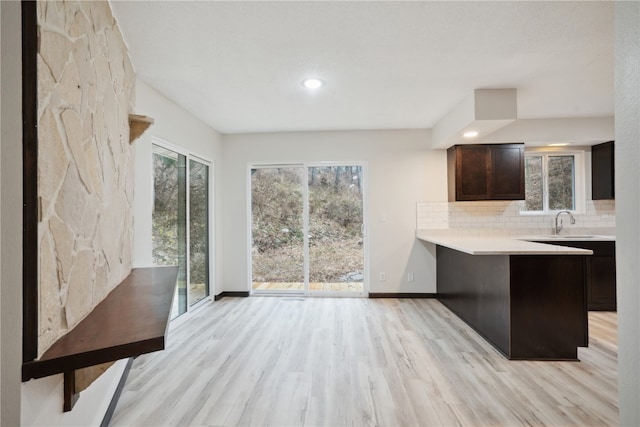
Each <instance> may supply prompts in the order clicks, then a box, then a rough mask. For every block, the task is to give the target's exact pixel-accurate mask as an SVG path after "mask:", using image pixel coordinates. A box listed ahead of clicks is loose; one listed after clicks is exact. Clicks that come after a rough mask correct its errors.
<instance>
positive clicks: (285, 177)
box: [251, 166, 305, 291]
mask: <svg viewBox="0 0 640 427" xmlns="http://www.w3.org/2000/svg"><path fill="white" fill-rule="evenodd" d="M303 176H304V169H303V168H302V167H293V166H292V167H283V168H261V169H252V170H251V215H252V219H251V241H252V245H251V263H252V264H251V265H252V279H251V280H252V286H253V289H257V290H270V291H303V290H304V285H305V272H304V220H303V218H304V216H303V205H304V201H303V193H304V188H303V183H304V181H303V179H302V178H303Z"/></svg>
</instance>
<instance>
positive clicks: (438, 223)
mask: <svg viewBox="0 0 640 427" xmlns="http://www.w3.org/2000/svg"><path fill="white" fill-rule="evenodd" d="M521 203H522V202H520V201H511V202H509V201H479V202H419V203H418V204H417V206H416V207H417V210H416V219H417V223H416V227H417V228H418V229H444V228H446V229H450V230H452V229H454V230H461V231H463V232H464V233H466V234H468V232H469V230H470V229H474V230H477V231H478V232H479V233H482V230H489V231H490V232H492V233H493V232H496V231H497V230H502V231H503V232H505V233H509V234H522V233H523V232H530V233H542V234H549V233H551V232H552V230H553V226H554V219H555V215H537V214H523V213H520V207H521ZM615 210H616V205H615V201H614V200H587V201H586V206H585V211H584V212H582V213H579V214H575V215H574V216H575V219H576V223H575V224H573V225H570V224H568V221H567V220H566V218H565V222H564V224H565V230H575V231H578V230H580V231H589V232H594V233H603V232H607V233H610V232H612V230H613V229H615V226H616V218H615Z"/></svg>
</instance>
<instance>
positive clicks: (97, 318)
mask: <svg viewBox="0 0 640 427" xmlns="http://www.w3.org/2000/svg"><path fill="white" fill-rule="evenodd" d="M177 276H178V267H152V268H137V269H133V270H132V271H131V274H130V275H129V276H128V277H127V278H126V279H125V280H124V281H123V282H122V283H120V284H119V285H118V286H116V288H115V289H113V290H112V291H111V293H109V295H107V297H106V298H105V299H104V300H103V301H102V302H100V303H99V304H98V305H97V306H96V307H95V308H94V309H93V311H92V312H91V313H89V315H88V316H87V317H85V318H84V319H83V320H82V321H81V322H80V323H79V324H78V325H76V327H75V328H73V329H72V330H71V331H69V332H68V333H67V334H66V335H64V336H63V337H62V338H60V339H59V340H58V341H56V342H55V343H54V344H53V345H52V346H51V347H50V348H49V349H48V350H47V351H46V352H45V353H44V354H43V355H42V357H41V358H40V359H37V360H33V361H30V362H25V363H23V365H22V381H23V382H24V381H29V380H30V379H33V378H42V377H47V376H50V375H55V374H60V373H65V374H66V375H65V376H68V374H69V373H72V372H73V371H75V370H76V369H80V368H86V367H89V366H94V365H99V364H101V363H106V362H112V361H116V360H120V359H125V358H128V357H135V356H139V355H141V354H145V353H151V352H154V351H158V350H163V349H164V348H165V343H166V340H167V327H168V324H169V316H170V314H171V304H172V302H173V296H174V292H175V287H176V281H177Z"/></svg>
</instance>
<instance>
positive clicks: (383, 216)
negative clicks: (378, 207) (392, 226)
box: [380, 212, 387, 222]
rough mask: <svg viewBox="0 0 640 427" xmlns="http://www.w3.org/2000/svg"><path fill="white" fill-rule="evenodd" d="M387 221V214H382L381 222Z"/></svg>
mask: <svg viewBox="0 0 640 427" xmlns="http://www.w3.org/2000/svg"><path fill="white" fill-rule="evenodd" d="M386 220H387V214H386V213H384V212H380V222H385V221H386Z"/></svg>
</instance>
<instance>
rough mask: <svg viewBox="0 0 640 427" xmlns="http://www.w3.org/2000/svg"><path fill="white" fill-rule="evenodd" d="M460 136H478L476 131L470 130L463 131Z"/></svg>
mask: <svg viewBox="0 0 640 427" xmlns="http://www.w3.org/2000/svg"><path fill="white" fill-rule="evenodd" d="M462 136H464V137H465V138H475V137H476V136H478V131H475V130H470V131H468V132H465V133H463V134H462Z"/></svg>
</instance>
